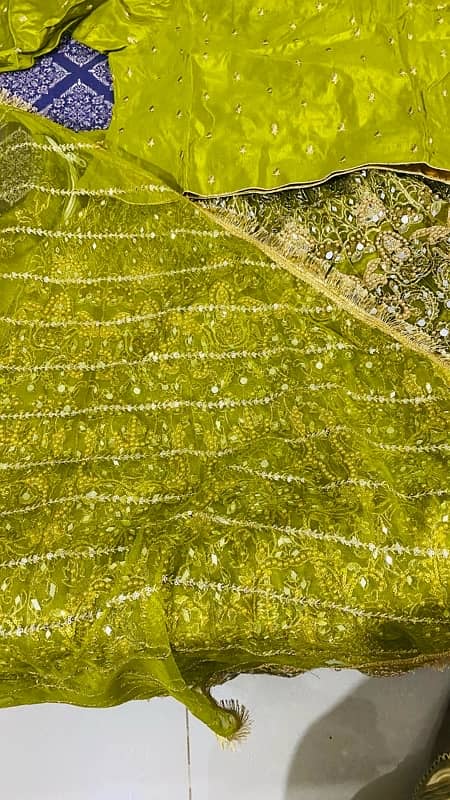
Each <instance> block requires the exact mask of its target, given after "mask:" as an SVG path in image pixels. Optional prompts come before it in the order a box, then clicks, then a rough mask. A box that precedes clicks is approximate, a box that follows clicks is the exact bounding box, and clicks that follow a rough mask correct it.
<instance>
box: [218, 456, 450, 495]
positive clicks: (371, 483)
mask: <svg viewBox="0 0 450 800" xmlns="http://www.w3.org/2000/svg"><path fill="white" fill-rule="evenodd" d="M226 468H227V469H230V470H233V471H235V472H243V473H246V474H247V475H251V476H253V477H256V478H263V479H264V480H268V481H273V482H282V483H296V484H301V485H304V486H305V488H306V489H307V490H308V491H319V492H331V491H333V490H334V489H340V488H341V487H343V486H357V487H359V488H362V489H386V490H387V491H388V492H391V493H392V494H395V495H396V497H402V498H403V499H405V500H417V499H419V498H421V497H443V496H444V495H447V494H449V490H448V489H426V490H423V491H421V492H416V493H414V494H405V493H404V492H399V491H398V490H397V489H395V488H394V487H393V486H391V485H390V484H389V483H387V481H375V480H370V479H367V478H344V479H343V480H339V481H332V482H331V483H326V484H324V485H323V486H307V485H306V484H307V481H306V479H305V478H303V477H301V476H299V475H290V474H286V473H280V472H266V471H265V470H257V469H252V468H251V467H247V466H242V465H241V464H228V465H227V467H226Z"/></svg>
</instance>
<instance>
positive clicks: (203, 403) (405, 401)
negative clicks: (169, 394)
mask: <svg viewBox="0 0 450 800" xmlns="http://www.w3.org/2000/svg"><path fill="white" fill-rule="evenodd" d="M330 388H338V389H339V388H340V386H339V385H338V384H320V385H317V384H307V385H306V386H305V389H306V390H308V391H312V392H316V391H323V390H326V391H327V390H329V389H330ZM289 391H292V387H289V386H288V385H287V384H283V385H282V387H281V389H280V390H279V391H278V392H273V393H272V394H270V395H266V396H265V397H250V398H248V399H241V398H233V397H225V398H223V399H220V400H161V401H159V402H157V401H154V402H148V403H138V404H133V403H127V404H126V405H124V404H120V403H110V404H108V403H104V404H101V405H98V406H86V407H85V408H71V407H70V406H68V405H67V406H64V408H63V409H58V410H56V411H16V412H4V413H2V414H0V420H5V421H6V420H23V419H58V418H62V419H63V418H71V417H72V418H73V417H78V416H81V415H83V414H86V415H87V416H90V415H92V414H109V413H113V414H116V413H117V414H120V413H133V412H136V411H145V412H147V411H164V410H169V409H172V410H177V409H182V408H198V409H199V410H200V411H213V410H215V409H219V410H223V409H226V408H251V407H255V406H264V405H271V404H272V403H273V402H274V400H277V399H278V398H279V397H282V396H283V395H285V394H286V393H287V392H289ZM345 394H347V395H348V396H349V397H351V398H352V399H354V400H357V401H363V402H366V403H375V404H377V403H378V404H380V405H381V404H384V403H387V404H394V403H399V404H401V405H411V404H412V405H417V406H419V405H424V404H426V403H431V402H436V400H437V399H438V396H436V395H435V396H431V395H419V396H417V397H392V396H389V397H387V396H383V395H371V394H367V395H359V394H356V393H355V392H352V391H350V389H348V390H346V392H345ZM392 394H394V395H395V392H393V393H392ZM439 399H440V398H439ZM295 402H301V398H300V397H296V398H295Z"/></svg>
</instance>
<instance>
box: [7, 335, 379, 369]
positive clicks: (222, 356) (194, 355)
mask: <svg viewBox="0 0 450 800" xmlns="http://www.w3.org/2000/svg"><path fill="white" fill-rule="evenodd" d="M354 349H355V347H354V345H350V344H343V343H342V342H338V343H337V344H327V345H325V346H324V347H313V346H311V347H304V348H302V347H298V346H297V345H280V346H279V347H271V348H265V349H262V350H225V351H222V352H220V353H215V352H208V351H206V352H205V351H203V350H199V351H187V352H183V351H181V352H178V351H174V352H167V353H164V352H150V353H148V354H147V355H146V356H143V357H142V358H136V359H131V360H127V359H126V358H121V359H118V360H117V361H96V362H94V363H92V364H89V363H86V362H85V361H78V362H76V363H74V364H70V363H69V364H65V363H56V364H52V363H51V362H48V361H47V362H44V363H43V364H30V365H29V366H27V365H24V364H1V363H0V372H13V373H16V374H22V373H25V374H28V373H30V372H31V373H39V372H98V371H101V370H105V369H106V370H107V369H115V368H117V367H145V366H149V365H153V364H158V363H160V362H162V363H164V362H167V361H189V362H192V361H236V360H241V359H242V360H244V359H260V358H261V359H264V358H271V357H272V356H277V355H281V354H282V353H290V352H292V353H299V354H302V355H322V354H323V353H333V352H334V351H336V350H354ZM391 349H392V348H390V347H389V346H388V347H387V348H386V350H391ZM383 350H384V348H380V350H379V351H377V353H378V352H383Z"/></svg>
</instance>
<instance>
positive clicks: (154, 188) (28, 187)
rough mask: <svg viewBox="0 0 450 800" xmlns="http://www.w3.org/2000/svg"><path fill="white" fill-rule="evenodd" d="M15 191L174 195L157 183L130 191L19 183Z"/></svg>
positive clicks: (81, 195)
mask: <svg viewBox="0 0 450 800" xmlns="http://www.w3.org/2000/svg"><path fill="white" fill-rule="evenodd" d="M14 189H15V191H17V190H18V191H36V192H41V194H50V195H55V196H57V197H115V196H120V195H124V194H133V192H162V193H163V192H171V193H172V194H173V193H174V192H173V191H172V190H171V189H169V187H168V186H164V185H163V184H156V183H142V184H141V185H140V186H131V187H130V188H129V189H123V188H121V187H119V186H108V187H106V188H104V189H60V188H58V187H56V186H45V185H42V184H39V183H18V184H16V185H15V186H14ZM0 196H3V195H0Z"/></svg>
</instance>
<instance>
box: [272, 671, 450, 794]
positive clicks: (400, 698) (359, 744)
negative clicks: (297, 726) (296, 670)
mask: <svg viewBox="0 0 450 800" xmlns="http://www.w3.org/2000/svg"><path fill="white" fill-rule="evenodd" d="M432 678H433V675H431V681H430V675H429V674H425V673H420V672H418V673H415V674H411V675H406V676H403V677H401V678H396V679H391V680H386V679H382V678H370V679H368V680H367V681H364V683H362V684H361V685H360V686H359V687H358V688H357V689H356V690H355V692H354V693H353V694H351V695H349V696H348V697H346V698H345V699H344V700H343V701H342V702H341V703H340V704H339V705H338V706H336V707H335V708H333V709H332V710H331V711H330V712H329V713H328V714H326V715H325V716H324V717H322V718H321V719H319V720H318V721H317V722H315V723H314V724H313V725H312V726H311V728H310V729H309V730H308V732H307V733H306V735H305V736H304V737H303V739H302V740H301V741H300V742H299V744H298V746H297V749H296V752H295V754H294V757H293V759H292V762H291V766H290V770H289V775H288V780H287V786H286V794H285V800H326V798H327V797H328V794H327V791H328V792H329V791H330V790H331V792H332V794H333V797H339V800H340V798H342V799H343V800H344V799H345V800H410V798H411V795H412V793H413V790H414V787H415V785H416V783H417V781H418V780H419V778H420V776H421V775H422V773H423V771H424V769H425V768H426V767H427V764H428V758H429V752H430V748H431V746H432V742H433V738H434V736H435V734H436V730H437V727H438V725H439V722H440V715H441V712H442V709H444V708H445V707H446V696H447V695H448V687H447V695H446V694H445V691H446V690H445V688H444V687H443V686H442V683H440V682H438V681H437V682H436V683H439V690H438V691H436V689H437V688H438V687H437V685H436V683H435V684H433V681H432ZM443 689H444V694H443V693H442V690H443ZM404 753H408V754H409V755H406V756H405V757H404V758H403V760H402V761H400V763H398V765H397V766H395V768H394V769H393V765H394V764H395V763H396V754H398V760H399V759H400V758H401V757H402V755H403V754H404ZM361 786H363V787H364V788H358V787H361ZM336 790H337V793H336Z"/></svg>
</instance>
